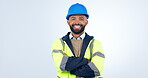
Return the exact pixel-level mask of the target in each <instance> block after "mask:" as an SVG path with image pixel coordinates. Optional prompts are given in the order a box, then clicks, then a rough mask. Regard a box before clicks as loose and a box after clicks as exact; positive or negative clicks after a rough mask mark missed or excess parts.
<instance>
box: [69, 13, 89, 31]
mask: <svg viewBox="0 0 148 78" xmlns="http://www.w3.org/2000/svg"><path fill="white" fill-rule="evenodd" d="M67 23H68V25H69V26H70V29H71V31H72V32H73V33H74V34H81V33H82V32H83V31H84V29H85V26H86V25H87V23H88V21H87V18H86V16H85V15H79V14H78V15H71V16H70V17H69V20H67Z"/></svg>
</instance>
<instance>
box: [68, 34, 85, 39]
mask: <svg viewBox="0 0 148 78" xmlns="http://www.w3.org/2000/svg"><path fill="white" fill-rule="evenodd" d="M69 38H70V39H75V40H82V39H84V38H85V32H84V33H83V34H82V35H81V36H79V37H78V38H75V37H73V35H72V33H70V34H69Z"/></svg>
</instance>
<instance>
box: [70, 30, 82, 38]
mask: <svg viewBox="0 0 148 78" xmlns="http://www.w3.org/2000/svg"><path fill="white" fill-rule="evenodd" d="M83 33H84V31H83V32H82V33H80V34H75V33H73V32H72V36H74V37H75V38H78V37H80V36H81V35H82V34H83Z"/></svg>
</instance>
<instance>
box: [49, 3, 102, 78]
mask: <svg viewBox="0 0 148 78" xmlns="http://www.w3.org/2000/svg"><path fill="white" fill-rule="evenodd" d="M88 18H89V15H88V14H87V9H86V8H85V6H83V5H82V4H79V3H76V4H73V5H72V6H71V7H70V8H69V11H68V14H67V16H66V19H67V23H68V25H69V27H70V29H71V32H68V33H67V35H65V36H64V37H62V38H60V39H56V40H55V41H54V42H53V44H52V56H53V60H54V63H55V66H56V69H57V71H58V73H57V78H98V76H102V73H103V66H104V58H105V57H104V52H103V49H102V45H101V43H100V42H99V41H98V40H96V39H94V38H93V36H89V35H88V34H87V33H86V32H84V29H85V26H86V25H87V23H88V20H87V19H88Z"/></svg>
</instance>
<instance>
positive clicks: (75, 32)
mask: <svg viewBox="0 0 148 78" xmlns="http://www.w3.org/2000/svg"><path fill="white" fill-rule="evenodd" d="M74 25H80V26H81V29H80V30H78V29H74V28H73V27H74ZM85 26H86V25H82V24H72V26H70V29H71V31H72V32H73V33H74V34H80V33H82V32H83V31H84V29H85Z"/></svg>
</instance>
